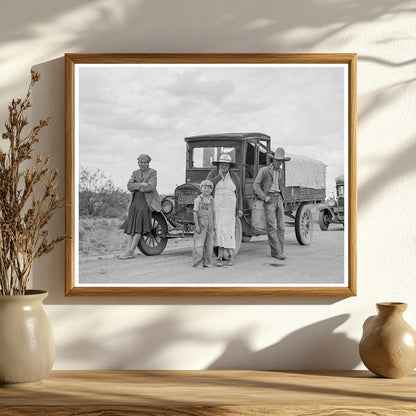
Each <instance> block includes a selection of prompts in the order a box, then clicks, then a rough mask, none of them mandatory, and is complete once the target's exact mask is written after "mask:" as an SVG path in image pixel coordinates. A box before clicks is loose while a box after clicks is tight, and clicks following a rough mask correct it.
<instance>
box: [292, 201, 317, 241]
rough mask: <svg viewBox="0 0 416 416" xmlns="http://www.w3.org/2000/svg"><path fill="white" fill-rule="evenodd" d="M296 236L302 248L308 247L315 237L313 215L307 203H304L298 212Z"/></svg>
mask: <svg viewBox="0 0 416 416" xmlns="http://www.w3.org/2000/svg"><path fill="white" fill-rule="evenodd" d="M295 234H296V239H297V240H298V243H299V244H300V245H302V246H305V245H308V244H309V243H310V242H311V241H312V236H313V215H312V211H311V209H310V208H309V206H308V204H307V203H306V202H303V203H302V204H301V205H300V207H299V208H298V210H297V211H296V217H295Z"/></svg>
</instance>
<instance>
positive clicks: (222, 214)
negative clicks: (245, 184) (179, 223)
mask: <svg viewBox="0 0 416 416" xmlns="http://www.w3.org/2000/svg"><path fill="white" fill-rule="evenodd" d="M212 164H213V165H214V166H216V167H215V168H214V169H213V170H211V172H209V173H208V176H207V179H208V180H210V181H211V182H212V183H213V185H214V192H213V193H212V195H213V196H214V201H215V228H216V232H215V239H214V240H215V241H214V245H215V246H218V260H217V266H218V267H221V266H223V254H224V251H227V252H228V262H227V265H228V266H232V265H233V264H234V251H235V218H236V214H237V215H238V216H239V217H241V216H242V215H243V211H242V209H243V200H242V196H241V189H240V181H239V179H238V176H237V175H236V174H235V173H234V172H232V171H231V169H230V168H232V167H234V166H235V163H234V162H233V161H232V159H231V156H230V155H229V154H227V153H223V154H222V155H221V156H220V158H219V159H218V160H216V161H213V162H212Z"/></svg>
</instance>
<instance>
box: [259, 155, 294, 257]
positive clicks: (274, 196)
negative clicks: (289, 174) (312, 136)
mask: <svg viewBox="0 0 416 416" xmlns="http://www.w3.org/2000/svg"><path fill="white" fill-rule="evenodd" d="M289 160H290V157H285V150H284V149H283V148H282V147H278V148H277V149H276V152H275V153H274V155H273V161H272V163H271V164H270V165H269V166H266V167H263V168H261V169H260V170H259V173H258V174H257V177H256V179H255V181H254V183H253V188H254V193H255V194H256V196H257V198H259V199H261V200H263V201H264V210H265V214H266V221H267V237H268V239H269V245H270V249H271V255H272V257H275V258H277V259H278V260H285V259H286V256H285V255H284V245H285V220H284V208H283V188H284V186H285V183H284V182H285V180H284V175H283V163H284V162H288V161H289Z"/></svg>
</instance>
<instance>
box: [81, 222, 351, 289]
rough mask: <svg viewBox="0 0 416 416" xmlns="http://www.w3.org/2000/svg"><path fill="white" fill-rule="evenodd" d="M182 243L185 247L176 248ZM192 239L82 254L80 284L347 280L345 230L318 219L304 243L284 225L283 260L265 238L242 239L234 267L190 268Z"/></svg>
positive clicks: (235, 283) (275, 282)
mask: <svg viewBox="0 0 416 416" xmlns="http://www.w3.org/2000/svg"><path fill="white" fill-rule="evenodd" d="M178 246H182V247H181V248H177V247H178ZM191 247H192V239H191V238H189V239H188V240H187V241H182V242H181V244H177V243H176V244H175V242H174V241H169V243H168V246H167V248H166V250H165V251H164V252H163V253H162V254H161V255H160V256H153V257H147V256H144V255H142V254H141V253H140V254H136V257H135V258H134V259H130V260H119V259H118V258H117V256H116V254H115V255H112V256H107V257H104V256H103V257H96V258H81V260H80V262H79V275H80V278H79V283H80V284H87V285H88V284H100V286H104V285H106V284H116V285H120V284H138V285H140V284H147V285H155V284H162V285H166V284H167V285H180V284H185V285H200V284H202V285H205V284H210V285H227V286H229V285H245V284H273V285H275V284H289V285H296V284H299V285H308V284H312V285H315V284H318V285H322V284H331V285H335V284H342V283H343V279H344V230H343V228H342V226H338V225H332V224H331V226H330V228H329V230H328V231H321V230H320V229H319V226H318V225H317V224H315V229H314V235H313V240H312V244H311V245H309V246H301V245H299V244H298V242H297V241H296V237H295V232H294V229H293V228H289V227H287V228H286V249H285V251H286V255H287V259H286V260H285V261H279V260H277V259H274V258H272V257H270V249H269V245H268V242H267V237H257V238H253V239H252V240H251V241H250V242H246V243H243V244H242V246H241V249H240V252H239V254H238V256H237V257H236V262H235V265H234V266H231V267H223V268H219V267H213V268H211V269H195V268H193V267H191V257H192V248H191Z"/></svg>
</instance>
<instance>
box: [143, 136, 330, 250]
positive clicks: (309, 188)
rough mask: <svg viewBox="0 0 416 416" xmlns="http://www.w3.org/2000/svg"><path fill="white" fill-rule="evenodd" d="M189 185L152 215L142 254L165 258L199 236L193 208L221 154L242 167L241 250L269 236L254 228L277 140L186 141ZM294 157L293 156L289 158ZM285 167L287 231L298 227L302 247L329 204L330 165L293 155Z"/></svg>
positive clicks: (238, 227)
mask: <svg viewBox="0 0 416 416" xmlns="http://www.w3.org/2000/svg"><path fill="white" fill-rule="evenodd" d="M184 140H185V144H186V161H185V163H186V166H185V182H184V183H183V184H181V185H179V186H177V187H176V189H175V190H174V192H173V194H172V195H166V196H165V197H164V198H163V199H162V201H161V205H162V210H161V212H153V213H152V227H151V232H150V233H147V234H146V235H143V236H142V238H141V239H140V240H139V243H138V248H139V250H140V251H141V252H142V253H143V254H145V255H148V256H152V255H158V254H160V253H162V252H163V250H164V249H165V247H166V244H167V242H168V240H169V239H170V238H178V237H181V238H182V237H185V236H191V235H193V232H194V220H193V203H194V200H195V198H196V197H197V195H199V193H200V188H199V184H200V183H201V182H202V181H203V180H204V179H206V177H207V175H208V173H209V172H210V170H211V169H213V166H212V164H211V162H212V161H213V160H216V159H217V158H218V157H219V156H220V154H222V153H228V154H229V155H230V156H231V157H232V159H233V160H234V161H235V163H236V167H235V169H233V170H234V171H235V173H236V174H237V175H238V177H239V179H240V186H241V192H242V196H243V215H242V217H241V218H237V219H236V229H235V234H236V238H235V241H236V249H235V252H236V253H238V250H239V248H240V245H241V242H242V241H249V240H250V239H251V238H252V237H253V236H259V235H265V234H267V231H266V230H265V229H264V228H263V229H261V228H259V227H258V226H256V224H253V223H252V214H253V212H254V210H255V209H256V204H257V202H259V201H258V200H257V199H256V196H255V194H254V190H253V182H254V179H255V178H256V175H257V173H258V171H259V170H260V169H261V168H262V167H263V166H268V165H269V164H270V163H271V162H272V157H273V152H272V150H271V138H270V136H269V135H267V134H263V133H256V132H250V133H221V134H206V135H198V136H191V137H186V138H185V139H184ZM288 155H289V154H288ZM289 156H290V157H291V161H290V162H285V163H284V165H283V174H284V178H285V188H284V189H283V192H282V194H283V198H284V210H285V216H286V219H287V221H286V225H287V226H294V227H295V234H296V239H297V241H298V243H299V244H301V245H308V244H310V242H311V241H312V236H313V225H314V216H313V214H312V210H311V206H312V205H315V204H320V203H323V202H324V201H325V192H326V190H325V177H326V165H325V164H324V163H322V162H320V161H316V160H313V159H310V158H307V157H302V156H295V155H289Z"/></svg>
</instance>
